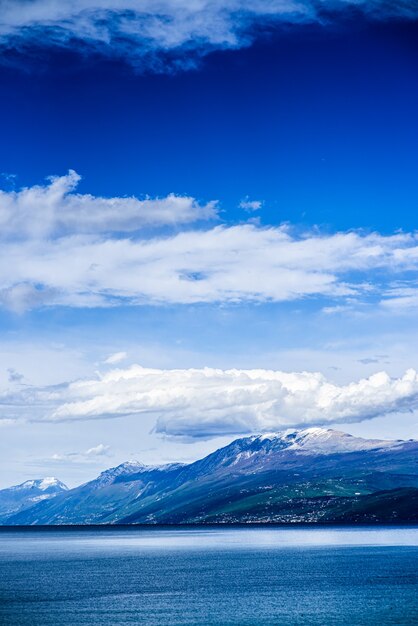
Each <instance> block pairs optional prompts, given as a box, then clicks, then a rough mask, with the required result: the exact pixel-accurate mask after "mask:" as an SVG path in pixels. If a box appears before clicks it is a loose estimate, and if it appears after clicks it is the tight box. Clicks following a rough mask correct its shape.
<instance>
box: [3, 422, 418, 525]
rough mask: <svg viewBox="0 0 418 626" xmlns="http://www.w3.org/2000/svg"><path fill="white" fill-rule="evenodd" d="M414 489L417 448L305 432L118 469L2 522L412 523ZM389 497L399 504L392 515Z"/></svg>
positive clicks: (248, 440) (417, 486)
mask: <svg viewBox="0 0 418 626" xmlns="http://www.w3.org/2000/svg"><path fill="white" fill-rule="evenodd" d="M414 490H418V442H416V441H390V442H388V441H377V440H367V439H360V438H356V437H352V436H351V435H348V434H346V433H341V432H339V431H334V430H325V429H319V428H310V429H305V430H301V431H286V432H284V433H273V434H268V435H261V436H252V437H245V438H242V439H237V440H236V441H233V442H232V443H231V444H230V445H228V446H226V447H224V448H221V449H219V450H217V451H215V452H213V453H212V454H210V455H208V456H207V457H205V458H204V459H201V460H199V461H196V462H194V463H191V464H189V465H167V466H160V467H147V466H143V465H141V464H140V463H127V464H122V465H121V466H118V467H117V468H113V469H111V470H108V471H107V472H103V473H102V474H101V475H100V476H99V477H98V478H97V479H95V480H94V481H91V482H90V483H86V484H85V485H82V486H81V487H78V488H76V489H73V490H71V491H69V492H67V493H65V494H61V495H59V496H58V497H57V498H55V499H54V500H53V501H50V502H48V501H45V502H39V503H38V504H35V505H34V506H32V507H31V508H29V509H26V510H22V511H19V512H17V513H16V514H14V515H11V516H9V517H7V519H4V518H3V520H2V521H3V523H9V524H80V523H81V524H91V523H111V524H115V523H127V524H137V523H142V524H156V523H164V524H173V523H175V524H182V523H227V522H256V521H262V522H272V521H274V522H291V521H293V522H294V521H308V522H315V521H337V520H341V521H343V520H345V519H347V521H348V520H349V519H351V518H350V515H351V514H353V515H357V516H358V519H359V520H360V519H362V520H363V521H367V520H370V521H379V520H380V517H382V519H383V518H385V515H386V516H387V515H389V517H390V519H394V520H396V519H398V520H403V519H404V520H405V521H410V520H411V518H413V519H415V518H414V515H415V512H414V510H410V509H411V506H409V505H408V502H411V503H414V502H415V500H414V498H415V495H414V494H415V491H414ZM379 493H385V494H386V495H384V496H383V495H382V496H378V495H377V494H379ZM406 493H409V496H408V497H409V500H408V498H407V497H406V495H405V494H406ZM388 494H389V495H388ZM390 494H391V495H390ZM371 498H372V499H371ZM373 498H374V500H373ZM391 498H392V500H393V502H394V503H397V504H396V506H395V509H394V510H391V508H390V500H391ZM388 502H389V504H388ZM379 507H380V509H381V510H380V509H379ZM396 507H398V509H399V511H397V509H396ZM354 511H357V513H354ZM379 511H380V512H379ZM384 511H386V513H384ZM397 513H398V515H397ZM379 516H380V517H379ZM385 519H386V518H385Z"/></svg>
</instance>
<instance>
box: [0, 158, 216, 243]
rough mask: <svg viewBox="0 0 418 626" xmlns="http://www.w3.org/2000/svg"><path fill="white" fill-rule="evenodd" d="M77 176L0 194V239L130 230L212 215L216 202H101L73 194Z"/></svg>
mask: <svg viewBox="0 0 418 626" xmlns="http://www.w3.org/2000/svg"><path fill="white" fill-rule="evenodd" d="M80 180H81V176H80V175H79V174H77V172H75V171H74V170H70V171H69V172H68V174H67V175H65V176H51V177H50V178H49V179H48V180H47V183H46V184H44V185H35V186H33V187H25V188H23V189H21V190H19V191H2V190H0V231H1V238H2V239H5V238H11V237H17V238H19V239H22V238H33V239H34V238H46V237H57V236H60V235H64V234H68V233H79V234H80V233H90V234H92V233H108V232H112V231H116V232H134V231H137V230H140V229H143V228H147V227H156V226H167V225H169V226H173V225H176V224H187V223H191V222H196V221H198V220H210V219H215V218H216V217H217V207H216V202H210V203H208V204H205V205H200V204H199V203H198V202H197V201H196V200H195V199H194V198H191V197H187V196H177V195H174V194H170V195H169V196H167V197H165V198H149V197H145V198H144V199H138V198H135V197H133V196H131V197H116V198H102V197H99V196H93V195H91V194H80V193H76V188H77V185H78V183H79V182H80Z"/></svg>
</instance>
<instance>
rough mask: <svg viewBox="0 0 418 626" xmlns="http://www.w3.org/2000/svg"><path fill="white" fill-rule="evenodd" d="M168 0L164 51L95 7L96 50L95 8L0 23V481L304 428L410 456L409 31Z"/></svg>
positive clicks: (307, 6) (372, 14)
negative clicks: (339, 432) (181, 5)
mask: <svg viewBox="0 0 418 626" xmlns="http://www.w3.org/2000/svg"><path fill="white" fill-rule="evenodd" d="M6 4H7V3H6ZM105 4H106V7H107V8H106V10H108V9H109V5H112V2H110V3H105ZM146 4H147V3H143V5H144V6H145V5H146ZM163 4H164V5H165V10H166V11H167V15H170V16H171V18H170V19H171V21H168V22H167V24H168V26H167V27H166V26H164V24H163V27H161V25H158V29H159V30H158V31H157V35H158V37H157V35H156V36H155V38H153V37H154V35H153V34H152V36H151V35H150V32H151V31H150V28H151V26H150V24H151V25H152V26H153V27H154V21H150V19H151V18H152V17H153V15H152V10H151V9H149V8H148V9H147V12H146V13H144V14H141V16H140V17H138V18H137V20H138V21H137V22H134V26H132V24H131V27H130V29H129V30H128V29H127V28H126V27H124V28H125V31H123V34H124V38H121V37H120V32H119V31H118V32H117V33H116V34H117V35H118V37H116V35H115V28H116V27H115V23H118V24H120V23H121V22H115V16H117V15H118V14H117V11H115V10H114V7H113V8H112V9H111V10H110V9H109V12H108V13H106V14H105V15H106V20H107V21H106V20H105V23H106V24H107V26H106V27H107V28H108V29H109V31H108V32H109V33H110V36H109V37H110V40H109V41H108V39H109V37H108V38H107V39H106V38H105V39H106V42H105V43H103V41H102V40H101V39H100V37H101V36H102V35H101V34H100V36H99V34H98V33H97V28H96V24H95V23H93V22H92V23H90V22H88V23H87V25H86V22H85V15H86V14H85V13H83V11H84V10H85V9H92V7H93V8H94V9H95V10H96V9H100V10H103V6H104V5H103V6H102V7H101V6H100V5H101V0H97V2H93V0H78V2H77V3H75V5H80V6H79V10H80V13H77V10H78V9H77V10H76V9H74V11H75V13H74V15H71V16H68V15H67V16H66V15H61V14H60V12H59V10H58V8H57V14H56V15H55V13H54V11H52V9H51V8H49V9H48V8H45V6H46V5H45V3H44V2H43V0H36V2H35V3H34V7H35V8H36V9H37V11H38V12H37V13H36V16H35V17H33V16H30V15H29V17H28V16H27V15H26V14H25V13H19V6H20V3H16V7H17V8H16V10H15V11H14V10H13V11H12V10H11V9H10V8H9V7H6V5H5V7H4V9H3V10H4V11H5V16H6V19H5V20H4V23H5V24H7V25H8V26H7V28H6V26H4V25H3V27H1V28H0V49H1V51H2V58H3V64H2V65H1V66H0V89H1V98H0V136H1V138H2V150H1V152H0V172H2V175H1V179H0V183H1V184H0V188H1V189H2V190H3V193H2V194H1V195H0V219H1V225H2V249H3V253H2V257H3V258H2V261H1V264H0V269H1V272H0V279H1V283H2V284H1V287H0V302H1V304H2V308H1V310H0V329H1V337H0V343H1V357H0V377H1V393H2V398H3V400H2V408H1V416H0V418H1V423H2V440H1V442H2V443H1V444H0V446H1V447H0V450H1V454H2V464H3V469H2V472H1V481H2V483H3V484H4V485H7V484H11V483H13V482H18V481H19V480H24V479H25V478H30V477H37V476H38V475H40V476H42V475H49V474H54V475H55V474H57V475H58V476H59V477H60V478H62V479H64V480H67V481H68V482H69V483H70V484H75V483H77V482H80V481H81V480H86V479H88V478H90V477H92V476H94V475H95V474H96V473H97V472H98V471H99V470H100V469H104V468H105V467H107V466H109V465H113V464H116V463H117V462H121V461H123V460H125V459H127V458H132V457H134V458H138V459H140V460H144V461H145V462H165V461H171V460H175V459H180V460H189V459H193V458H196V457H197V456H199V455H201V454H203V453H206V452H207V451H209V450H212V449H214V448H215V447H217V446H218V445H220V444H221V443H223V442H226V441H229V440H230V439H231V438H233V437H235V436H239V435H240V434H246V433H248V432H253V431H257V432H258V431H259V430H268V429H270V430H271V429H280V428H282V427H283V428H286V427H299V426H303V425H306V424H308V425H311V424H315V425H316V424H327V425H330V426H333V427H334V426H337V427H339V428H344V429H346V430H348V431H349V432H353V433H355V434H363V435H365V436H375V437H418V426H417V424H418V419H417V416H416V413H415V410H416V408H417V407H418V378H416V377H415V378H414V376H413V375H411V374H407V375H405V372H406V371H407V370H409V369H410V368H414V369H417V368H418V362H417V357H416V354H417V348H418V333H417V330H416V323H415V319H416V307H417V306H418V290H417V289H418V282H417V279H418V265H417V258H418V254H417V250H418V241H417V237H416V234H415V233H414V231H415V229H416V218H415V216H416V208H417V200H418V177H417V163H418V158H417V157H418V123H417V116H416V111H417V110H418V78H417V76H418V74H417V64H418V45H417V41H418V38H417V33H418V24H417V21H416V17H417V14H418V12H417V11H415V12H414V9H413V7H410V5H408V3H407V4H406V5H400V8H399V12H398V15H394V14H388V13H387V8H386V9H385V8H384V3H379V2H375V3H367V2H360V3H358V6H356V7H354V8H353V7H351V10H348V9H347V8H346V9H345V10H342V9H341V7H340V6H339V3H336V2H334V3H333V2H330V3H328V7H329V10H330V13H329V14H327V15H325V14H324V13H321V14H318V13H317V10H318V9H317V6H316V4H315V3H308V2H305V3H303V2H301V3H298V7H299V8H298V10H297V11H296V12H295V10H294V9H292V11H293V12H292V11H290V9H289V11H290V13H288V14H286V19H285V20H284V18H283V17H281V16H280V15H281V14H280V15H279V17H278V16H277V15H276V14H275V15H274V19H273V18H272V16H271V15H269V16H267V17H266V6H265V5H264V3H263V2H262V1H261V0H260V2H254V3H252V10H253V13H251V15H246V14H245V15H246V16H245V15H244V17H245V20H244V18H243V17H242V15H243V14H242V13H239V12H238V13H237V10H238V9H239V5H240V3H239V2H235V3H234V2H231V3H230V5H229V4H228V3H226V4H225V7H226V8H222V9H221V8H219V5H218V4H217V3H205V2H202V7H203V8H202V11H203V10H205V11H206V12H205V13H204V15H205V19H204V20H202V19H201V16H199V15H198V12H197V13H196V14H192V13H191V14H190V16H189V18H190V20H189V22H187V24H186V26H185V24H184V23H183V21H182V19H180V18H179V17H178V15H177V14H176V13H175V12H173V13H170V11H174V9H173V6H174V4H173V3H170V1H169V0H167V1H166V2H165V3H163ZM273 4H274V3H273ZM349 4H350V3H349ZM372 4H373V7H372ZM93 5H94V6H93ZM337 5H338V6H337ZM229 6H231V7H232V8H231V10H230V12H229V13H228V11H227V8H228V7H229ZM289 6H290V5H289ZM402 6H403V9H402ZM57 7H58V3H57ZM237 7H238V9H237ZM301 7H303V10H304V13H303V12H302V13H301V11H302V8H301ZM382 7H383V8H382ZM6 9H7V10H6ZM126 9H127V10H128V9H129V10H130V9H131V6H130V2H129V0H126ZM337 9H338V10H337ZM372 9H373V10H372ZM1 10H2V9H1V7H0V11H1ZM48 11H50V13H48ZM144 11H145V9H144ZM315 11H316V13H315ZM53 13H54V15H53ZM80 15H83V16H84V17H83V19H81V17H80ZM88 15H90V13H89V14H88ZM129 15H130V14H129ZM302 15H303V16H305V17H303V18H302V17H301V16H302ZM144 16H145V17H144ZM289 16H290V17H289ZM306 16H308V17H306ZM154 17H155V16H154ZM64 18H66V19H67V22H65V23H66V24H67V26H66V27H68V24H70V26H69V27H68V28H70V30H71V33H70V34H71V38H70V36H69V35H68V34H65V32H64V31H63V30H59V29H58V27H59V26H60V25H61V26H60V28H61V29H62V24H64V21H63V20H64ZM215 18H216V19H215ZM118 19H120V16H119V18H118ZM219 19H220V20H221V25H222V28H220V31H219V33H218V31H217V30H216V24H219ZM25 20H26V21H25ZM216 20H218V21H216ZM190 23H193V29H192V30H191V32H189V31H188V30H187V29H188V28H189V24H190ZM248 23H249V26H248ZM169 27H170V28H171V27H173V29H174V31H171V30H170V31H168V30H167V28H169ZM118 28H122V26H118ZM2 29H3V30H2ZM56 29H58V30H56ZM86 29H87V30H88V36H86V32H87V30H86ZM135 29H136V30H135ZM131 31H134V36H133V35H132V36H131ZM51 32H52V33H54V36H52V35H51ZM63 32H64V35H63V34H62V33H63ZM28 33H29V34H28ZM127 33H128V34H127ZM144 33H146V35H147V36H146V37H145V35H144ZM173 33H174V34H173ZM174 35H175V36H174ZM218 35H219V36H218ZM221 35H222V36H221ZM173 41H174V42H175V43H172V42H173ZM121 42H122V43H121ZM144 42H145V43H144ZM156 42H157V43H156ZM158 42H160V43H158ZM69 172H70V173H69ZM72 172H76V173H77V174H78V175H79V176H77V174H75V173H72ZM50 176H53V177H55V179H53V180H52V181H51V180H49V179H47V177H50ZM79 177H81V178H79ZM170 194H172V195H170ZM109 199H113V200H109ZM115 355H116V356H115ZM135 364H139V365H140V366H143V367H144V368H152V371H148V370H147V371H145V372H144V371H143V370H136V369H135ZM205 367H209V368H215V369H214V370H213V371H210V372H209V373H208V372H206V374H204V373H202V372H204V371H205V370H204V369H203V368H205ZM132 368H134V369H132ZM116 370H117V371H118V372H119V374H115V371H116ZM173 370H176V373H173ZM230 370H234V371H235V370H237V371H239V372H240V374H239V375H238V377H237V375H236V374H231V373H230ZM255 370H257V371H258V373H257V374H254V371H255ZM271 371H273V372H275V373H274V375H273V378H272V375H271V374H269V372H271ZM301 371H307V372H308V373H309V376H308V377H307V378H303V380H302V379H300V378H298V372H301ZM381 371H385V372H386V373H387V378H384V377H383V378H382V377H381V378H372V379H368V377H370V376H374V375H376V373H377V372H381ZM248 372H253V373H252V374H248ZM260 372H261V373H260ZM283 372H285V373H287V374H289V376H291V378H290V379H288V378H286V377H285V378H284V377H283V375H282V374H283ZM315 372H318V373H319V374H318V376H319V375H320V376H321V377H322V378H321V379H318V378H317V377H315V376H317V375H316V374H314V373H315ZM405 376H406V378H405ZM118 377H119V378H118ZM116 378H117V380H116ZM244 379H245V380H244ZM361 379H364V380H365V381H366V382H364V383H361V384H360V383H359V381H360V380H361ZM243 380H244V382H243ZM249 380H250V381H252V382H251V384H250V383H249ZM254 380H256V381H257V382H256V383H254ZM272 380H273V382H272ZM74 381H76V382H74ZM121 381H122V382H121ZM190 381H191V382H190ZM258 383H260V385H264V387H263V389H264V388H265V389H266V390H267V391H266V394H267V396H265V395H262V396H260V393H259V390H260V387H259V386H258ZM51 385H59V386H58V387H51ZM329 385H331V387H329ZM353 385H360V386H358V387H353ZM256 387H257V388H256ZM151 392H152V393H151ZM138 394H139V395H140V396H141V399H140V400H138ZM141 394H142V395H141ZM263 394H264V391H263ZM302 395H303V400H302ZM107 397H109V398H111V401H110V403H108V404H107V405H105V404H104V400H103V399H104V398H107ZM227 397H228V398H230V399H231V398H232V399H234V398H235V400H233V401H230V400H228V401H226V400H225V401H223V403H222V401H221V398H227ZM248 398H251V400H248ZM324 398H325V400H324ZM324 402H325V404H324ZM86 403H87V404H86ZM356 403H357V404H358V405H359V406H358V407H357V409H356V410H353V406H354V405H355V404H356ZM249 406H250V408H248V407H249ZM150 433H151V434H150ZM100 446H101V447H100ZM92 450H93V452H91V451H92Z"/></svg>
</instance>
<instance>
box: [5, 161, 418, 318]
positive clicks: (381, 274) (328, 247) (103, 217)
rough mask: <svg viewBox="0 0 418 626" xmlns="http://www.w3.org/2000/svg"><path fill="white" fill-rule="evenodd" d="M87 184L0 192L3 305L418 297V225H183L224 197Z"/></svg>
mask: <svg viewBox="0 0 418 626" xmlns="http://www.w3.org/2000/svg"><path fill="white" fill-rule="evenodd" d="M78 180H79V176H78V174H76V173H75V172H73V171H70V173H69V174H68V175H67V176H62V177H53V178H51V179H50V181H49V183H48V184H46V185H44V186H35V187H30V188H26V189H22V190H20V191H17V192H15V191H12V192H5V191H3V192H0V240H1V244H2V245H1V252H0V306H3V307H4V308H8V309H10V310H12V311H15V312H17V313H23V312H24V311H25V310H27V309H33V308H40V307H46V306H57V305H58V306H71V307H113V306H121V305H141V304H153V305H161V304H197V303H240V302H284V301H292V300H298V299H303V298H307V297H309V298H312V297H321V298H327V300H328V301H327V302H325V303H323V305H324V306H323V311H324V312H325V313H335V312H344V311H353V310H356V309H358V308H359V307H361V305H362V303H363V304H364V302H369V301H370V302H378V301H379V300H380V299H383V300H384V306H383V307H382V310H383V309H384V310H387V311H389V310H390V311H392V312H393V310H395V311H396V307H397V306H398V305H399V309H402V310H410V309H411V308H412V307H414V306H415V305H416V303H417V296H416V293H417V291H418V287H417V284H418V282H417V281H416V276H417V271H418V234H416V233H398V234H394V235H388V236H384V235H380V234H379V233H369V234H367V233H364V232H360V231H359V232H353V231H351V232H341V233H333V234H321V233H320V232H319V231H318V230H314V231H307V232H304V233H301V234H300V233H297V232H295V231H294V230H293V229H292V228H291V227H290V226H279V227H261V226H260V225H259V224H257V223H247V224H239V225H234V226H227V225H221V226H215V227H213V226H212V227H211V228H209V227H208V224H206V226H205V227H204V228H203V227H202V224H200V225H199V227H197V225H194V227H193V230H190V225H188V227H187V229H186V230H183V231H180V232H179V231H178V228H175V229H173V228H171V229H170V226H174V225H175V224H189V223H193V222H196V221H199V220H201V219H205V220H207V219H210V218H216V217H217V211H216V203H214V202H210V203H208V204H206V205H203V206H201V205H199V204H198V203H197V202H196V200H194V199H193V198H189V197H180V196H174V195H170V196H167V197H166V198H162V199H154V200H151V199H146V200H138V199H137V198H101V197H95V196H92V195H88V194H84V195H83V194H77V193H75V191H74V190H75V186H76V184H77V183H78ZM248 202H250V201H248ZM254 202H258V201H251V203H254ZM161 226H164V231H161V230H159V229H160V227H161ZM143 227H147V229H146V230H145V231H143V230H141V229H142V228H143ZM162 232H163V233H164V235H163V234H162ZM126 233H129V237H128V236H127V234H126ZM405 272H408V279H407V280H405ZM395 278H396V279H397V280H398V281H399V280H403V283H402V288H399V287H396V288H395V287H393V284H394V282H393V281H394V280H395ZM330 300H331V301H330Z"/></svg>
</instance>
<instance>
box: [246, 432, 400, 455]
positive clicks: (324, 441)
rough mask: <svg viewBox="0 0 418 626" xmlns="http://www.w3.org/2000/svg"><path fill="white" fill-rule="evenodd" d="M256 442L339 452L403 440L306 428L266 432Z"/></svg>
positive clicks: (313, 451)
mask: <svg viewBox="0 0 418 626" xmlns="http://www.w3.org/2000/svg"><path fill="white" fill-rule="evenodd" d="M250 439H251V440H252V441H254V442H266V441H268V442H270V443H272V444H274V443H280V444H285V449H286V450H293V451H297V452H303V453H307V454H338V453H344V452H359V451H365V450H375V449H380V448H382V449H387V448H393V447H396V446H400V445H402V444H404V443H405V442H404V441H402V440H396V441H388V440H381V439H363V438H361V437H354V436H353V435H349V434H348V433H344V432H342V431H339V430H333V429H330V428H305V429H303V430H285V431H283V432H279V433H265V434H263V435H256V436H253V437H251V438H250Z"/></svg>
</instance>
